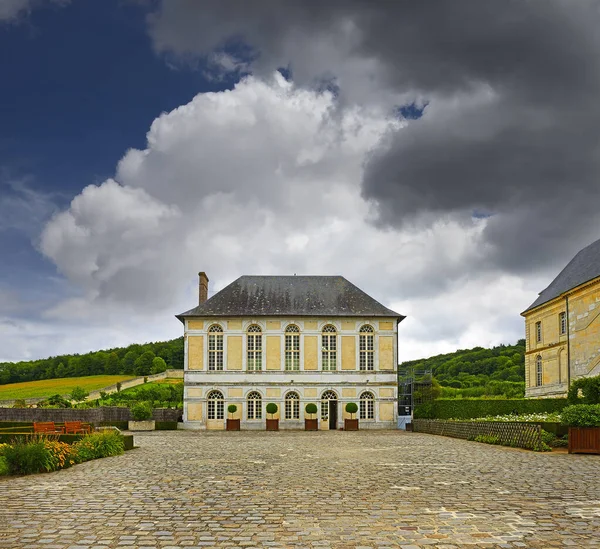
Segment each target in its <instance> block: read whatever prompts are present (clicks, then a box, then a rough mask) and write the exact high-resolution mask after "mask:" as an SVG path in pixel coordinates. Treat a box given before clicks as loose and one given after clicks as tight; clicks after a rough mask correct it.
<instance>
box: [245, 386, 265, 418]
mask: <svg viewBox="0 0 600 549" xmlns="http://www.w3.org/2000/svg"><path fill="white" fill-rule="evenodd" d="M246 400H247V404H246V417H247V418H248V419H262V396H261V395H260V393H259V392H257V391H251V392H249V393H248V396H247V397H246Z"/></svg>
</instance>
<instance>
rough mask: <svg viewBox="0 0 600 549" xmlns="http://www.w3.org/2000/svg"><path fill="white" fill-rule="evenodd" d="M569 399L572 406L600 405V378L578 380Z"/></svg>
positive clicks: (572, 386)
mask: <svg viewBox="0 0 600 549" xmlns="http://www.w3.org/2000/svg"><path fill="white" fill-rule="evenodd" d="M567 398H568V400H569V403H570V404H600V376H595V377H582V378H579V379H576V380H575V381H573V383H571V386H570V387H569V395H568V397H567Z"/></svg>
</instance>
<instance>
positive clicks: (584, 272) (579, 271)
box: [523, 240, 600, 313]
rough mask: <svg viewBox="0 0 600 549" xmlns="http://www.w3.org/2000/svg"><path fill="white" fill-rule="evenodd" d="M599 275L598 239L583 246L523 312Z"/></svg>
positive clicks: (599, 251) (599, 249)
mask: <svg viewBox="0 0 600 549" xmlns="http://www.w3.org/2000/svg"><path fill="white" fill-rule="evenodd" d="M599 276H600V240H596V242H594V243H592V244H590V245H589V246H587V247H586V248H583V250H581V251H580V252H579V253H578V254H577V255H576V256H575V257H574V258H573V259H572V260H571V261H570V263H569V264H568V265H567V266H566V267H565V268H564V269H563V270H562V271H561V272H560V273H559V275H558V276H557V277H556V278H555V279H554V280H553V281H552V282H551V284H550V286H548V287H547V288H546V289H545V290H543V291H542V292H541V293H540V295H539V296H538V298H537V299H536V300H535V301H534V302H533V303H532V304H531V305H530V306H529V307H528V308H527V309H525V311H523V312H524V313H526V312H527V311H530V310H531V309H535V308H536V307H539V306H540V305H543V304H544V303H547V302H548V301H551V300H552V299H554V298H556V297H558V296H560V295H561V294H564V293H565V292H568V291H569V290H572V289H573V288H576V287H577V286H580V285H581V284H584V283H585V282H589V281H590V280H593V279H594V278H597V277H599Z"/></svg>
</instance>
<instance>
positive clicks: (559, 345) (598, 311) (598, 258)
mask: <svg viewBox="0 0 600 549" xmlns="http://www.w3.org/2000/svg"><path fill="white" fill-rule="evenodd" d="M521 314H522V316H524V317H525V339H526V353H525V396H528V397H563V396H566V394H567V391H568V388H569V384H570V382H571V381H573V380H574V379H577V378H579V377H590V376H596V375H600V317H599V315H600V240H597V241H596V242H594V243H593V244H590V245H589V246H588V247H586V248H584V249H583V250H581V251H580V252H579V253H578V254H577V255H576V256H575V257H574V258H573V259H572V260H571V262H570V263H569V264H568V265H567V266H566V267H565V268H564V269H563V270H562V271H561V272H560V274H559V275H558V276H557V277H556V278H555V279H554V280H553V281H552V283H551V284H550V286H548V287H547V288H546V289H545V290H544V291H542V292H541V293H540V294H539V297H538V298H537V299H536V300H535V301H534V302H533V303H532V304H531V305H530V306H529V308H528V309H527V310H525V311H524V312H523V313H521Z"/></svg>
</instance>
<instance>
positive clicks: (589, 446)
mask: <svg viewBox="0 0 600 549" xmlns="http://www.w3.org/2000/svg"><path fill="white" fill-rule="evenodd" d="M569 454H600V427H569Z"/></svg>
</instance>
